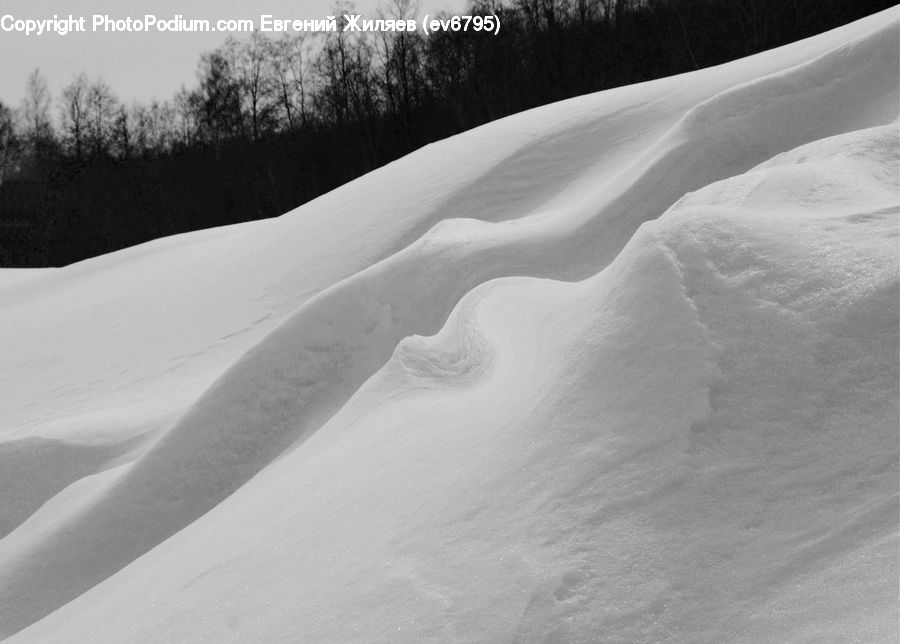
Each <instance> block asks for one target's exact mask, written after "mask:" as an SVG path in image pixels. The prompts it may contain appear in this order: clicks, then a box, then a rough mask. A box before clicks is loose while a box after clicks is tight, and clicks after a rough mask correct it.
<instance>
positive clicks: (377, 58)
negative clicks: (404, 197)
mask: <svg viewBox="0 0 900 644" xmlns="http://www.w3.org/2000/svg"><path fill="white" fill-rule="evenodd" d="M890 6H893V3H892V2H883V1H878V0H855V1H854V0H512V1H511V2H499V1H497V2H492V1H487V2H485V1H480V2H477V3H476V4H475V5H474V6H473V7H471V10H470V11H469V12H468V13H471V14H480V15H490V14H495V15H498V16H499V17H500V21H501V24H502V27H501V29H500V33H499V35H496V36H495V35H492V34H485V33H479V32H472V31H469V32H466V33H463V32H440V33H434V34H432V35H430V36H424V35H423V34H422V33H421V32H412V33H409V32H388V33H378V32H375V33H364V34H360V33H356V32H352V33H351V32H341V31H338V32H336V33H326V34H309V33H307V34H294V35H292V36H291V37H286V38H281V39H269V38H265V37H263V36H262V35H260V34H258V33H257V34H253V36H252V37H250V38H248V39H246V40H242V41H238V40H233V39H232V40H229V41H227V42H226V43H225V44H224V45H223V46H222V47H220V48H219V49H217V50H215V51H213V52H210V53H208V54H205V55H204V56H203V57H202V58H201V60H200V62H199V65H198V80H197V85H196V87H194V88H192V89H189V88H183V89H182V90H181V91H180V92H178V93H177V95H176V96H174V97H173V98H172V99H171V100H169V101H166V102H162V103H153V104H150V105H142V104H134V105H124V104H123V103H122V102H121V101H119V100H118V99H117V97H116V95H115V93H114V91H113V89H112V88H111V87H109V86H108V85H107V84H106V83H105V82H103V81H102V80H90V79H88V78H86V77H85V76H84V75H81V76H79V77H77V78H75V79H73V80H72V82H71V83H70V84H69V85H68V86H66V87H65V88H64V89H63V91H62V92H61V93H60V95H58V96H56V97H51V95H50V92H49V90H48V87H47V85H46V82H45V81H44V80H43V78H42V76H41V75H40V73H39V72H38V71H35V73H34V74H32V75H31V77H30V78H29V79H28V81H27V86H26V97H25V99H24V101H23V103H22V105H21V106H18V107H17V108H16V109H12V108H11V107H9V106H4V105H3V104H2V103H0V266H58V265H64V264H68V263H70V262H74V261H78V260H80V259H84V258H87V257H92V256H95V255H99V254H102V253H106V252H110V251H113V250H117V249H120V248H124V247H127V246H131V245H134V244H137V243H140V242H143V241H147V240H150V239H154V238H157V237H161V236H165V235H171V234H174V233H180V232H186V231H190V230H196V229H200V228H208V227H211V226H219V225H223V224H231V223H237V222H242V221H248V220H252V219H260V218H264V217H271V216H275V215H279V214H281V213H284V212H286V211H288V210H290V209H292V208H294V207H296V206H298V205H300V204H302V203H304V202H306V201H309V200H310V199H313V198H315V197H316V196H318V195H321V194H323V193H325V192H327V191H329V190H332V189H333V188H336V187H338V186H340V185H341V184H343V183H346V182H347V181H349V180H351V179H353V178H355V177H358V176H360V175H362V174H364V173H366V172H368V171H370V170H373V169H375V168H377V167H379V166H381V165H383V164H385V163H387V162H389V161H391V160H394V159H396V158H398V157H400V156H403V155H404V154H407V153H408V152H410V151H412V150H414V149H416V148H418V147H421V146H422V145H424V144H426V143H429V142H432V141H435V140H438V139H441V138H444V137H447V136H450V135H452V134H456V133H458V132H461V131H463V130H467V129H470V128H472V127H475V126H477V125H481V124H483V123H486V122H488V121H491V120H494V119H498V118H501V117H504V116H508V115H510V114H513V113H515V112H519V111H522V110H525V109H529V108H532V107H536V106H538V105H543V104H546V103H550V102H553V101H557V100H561V99H565V98H570V97H573V96H577V95H580V94H585V93H588V92H595V91H599V90H603V89H607V88H611V87H617V86H620V85H625V84H629V83H635V82H641V81H645V80H650V79H654V78H660V77H664V76H670V75H673V74H678V73H681V72H687V71H691V70H694V69H699V68H701V67H707V66H710V65H716V64H720V63H724V62H727V61H730V60H734V59H737V58H741V57H744V56H748V55H750V54H753V53H756V52H759V51H762V50H765V49H770V48H772V47H777V46H779V45H783V44H785V43H788V42H792V41H794V40H798V39H801V38H805V37H808V36H812V35H814V34H816V33H820V32H822V31H825V30H828V29H831V28H834V27H837V26H839V25H842V24H845V23H847V22H851V21H853V20H855V19H858V18H860V17H863V16H865V15H868V14H871V13H874V12H876V11H879V10H881V9H884V8H887V7H890ZM383 14H384V15H385V16H386V17H389V18H390V17H395V18H402V17H411V14H412V10H411V7H410V5H409V2H408V0H394V2H393V4H392V5H390V6H389V7H386V8H384V9H383ZM342 24H343V22H342V21H340V20H339V21H338V26H339V28H340V26H341V25H342ZM397 189H398V190H403V186H397Z"/></svg>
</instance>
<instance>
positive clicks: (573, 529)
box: [0, 9, 900, 642]
mask: <svg viewBox="0 0 900 644" xmlns="http://www.w3.org/2000/svg"><path fill="white" fill-rule="evenodd" d="M898 18H900V15H898V11H897V10H896V9H894V10H890V11H886V12H882V13H880V14H877V15H875V16H872V17H870V18H867V19H865V20H861V21H859V22H856V23H854V24H851V25H848V26H846V27H843V28H840V29H837V30H835V31H832V32H829V33H827V34H823V35H821V36H817V37H815V38H812V39H809V40H806V41H802V42H799V43H795V44H793V45H789V46H787V47H784V48H781V49H778V50H774V51H771V52H766V53H763V54H760V55H757V56H754V57H751V58H747V59H743V60H740V61H736V62H734V63H730V64H727V65H723V66H720V67H716V68H711V69H708V70H701V71H699V72H695V73H692V74H688V75H683V76H680V77H675V78H670V79H663V80H660V81H654V82H651V83H645V84H641V85H634V86H629V87H625V88H620V89H617V90H612V91H609V92H603V93H599V94H594V95H590V96H585V97H581V98H578V99H574V100H571V101H566V102H563V103H558V104H554V105H550V106H547V107H543V108H540V109H537V110H532V111H530V112H527V113H524V114H521V115H517V116H515V117H512V118H509V119H504V120H503V121H499V122H496V123H493V124H490V125H487V126H484V127H482V128H478V129H476V130H472V131H470V132H467V133H465V134H463V135H460V136H457V137H453V138H451V139H448V140H446V141H442V142H440V143H437V144H433V145H430V146H427V147H426V148H423V149H422V150H420V151H418V152H416V153H414V154H412V155H410V156H408V157H406V158H404V159H401V160H399V161H397V162H395V163H393V164H390V165H389V166H386V167H385V168H382V169H381V170H378V171H376V172H373V173H371V174H369V175H366V176H365V177H362V178H361V179H359V180H357V181H354V182H352V183H350V184H348V185H347V186H344V187H342V188H340V189H338V190H336V191H334V192H332V193H330V194H328V195H325V196H324V197H322V198H320V199H318V200H316V201H314V202H311V203H309V204H307V205H305V206H303V207H301V208H299V209H297V210H295V211H293V212H291V213H288V214H286V215H284V216H283V217H280V218H278V219H275V220H268V221H263V222H255V223H250V224H242V225H238V226H231V227H226V228H219V229H214V230H209V231H202V232H198V233H191V234H187V235H181V236H177V237H171V238H167V239H162V240H157V241H155V242H151V243H149V244H144V245H142V246H138V247H135V248H131V249H126V250H123V251H120V252H117V253H113V254H110V255H107V256H103V257H99V258H96V259H92V260H88V261H85V262H81V263H79V264H75V265H72V266H69V267H66V268H63V269H54V270H42V271H34V272H22V271H10V272H7V271H0V329H2V333H0V355H2V356H3V357H4V359H3V361H2V362H0V421H2V422H0V637H3V636H11V637H10V639H9V640H8V641H10V642H80V641H97V642H125V641H127V642H161V641H178V642H195V641H196V642H200V641H214V642H227V641H267V642H268V641H273V642H274V641H285V642H296V641H311V642H354V641H360V642H363V641H365V642H388V641H390V642H423V641H432V642H446V641H458V642H475V641H479V642H480V641H490V642H504V641H517V642H518V641H522V642H531V641H541V642H595V641H598V640H600V641H608V642H720V641H733V642H758V641H866V642H869V641H896V640H897V638H898V635H900V633H898V620H900V614H898V601H897V597H898V584H897V579H898V575H900V567H898V559H900V557H898V545H900V544H898V525H900V507H898V496H900V494H898V492H900V472H898V417H897V404H898V383H900V375H898V360H897V356H898V352H900V337H898V336H900V316H898V297H900V290H898V288H900V287H898V241H897V237H898V214H900V210H898V209H900V185H898V175H900V169H898V158H900V150H898V116H900V100H898V98H900V88H898V82H900V81H898V77H900V75H898V70H900V62H898V48H897V38H898V26H900V20H898Z"/></svg>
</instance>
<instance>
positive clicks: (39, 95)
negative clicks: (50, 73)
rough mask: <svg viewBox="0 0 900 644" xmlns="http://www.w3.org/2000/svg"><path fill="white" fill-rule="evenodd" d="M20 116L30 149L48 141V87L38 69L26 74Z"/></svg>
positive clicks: (51, 130)
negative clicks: (26, 79) (26, 80)
mask: <svg viewBox="0 0 900 644" xmlns="http://www.w3.org/2000/svg"><path fill="white" fill-rule="evenodd" d="M22 118H23V121H24V123H25V138H26V140H27V142H28V144H29V145H30V146H31V147H32V149H33V150H34V149H36V148H38V147H40V146H41V145H43V144H45V143H47V142H49V141H50V140H51V139H52V138H53V127H52V125H51V123H50V89H49V87H48V86H47V79H45V78H44V76H43V75H42V74H41V72H40V70H39V69H35V70H34V71H33V72H31V74H30V75H29V76H28V82H27V84H26V85H25V98H24V99H22Z"/></svg>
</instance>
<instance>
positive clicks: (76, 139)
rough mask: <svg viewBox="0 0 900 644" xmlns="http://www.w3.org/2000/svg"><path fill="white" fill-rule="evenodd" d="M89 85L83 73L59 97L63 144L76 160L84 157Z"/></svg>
mask: <svg viewBox="0 0 900 644" xmlns="http://www.w3.org/2000/svg"><path fill="white" fill-rule="evenodd" d="M89 89H90V86H89V83H88V79H87V76H85V75H84V74H83V73H82V74H79V75H78V76H76V77H75V78H74V79H73V80H72V82H71V83H69V84H68V85H67V86H66V87H65V88H64V89H63V92H62V95H61V96H60V121H61V123H62V131H63V143H64V144H65V146H66V147H67V148H68V150H69V153H70V154H74V155H75V158H76V159H77V160H79V161H80V160H81V159H82V158H83V156H84V151H85V141H86V140H87V128H88V123H87V121H88V100H89V98H88V94H89Z"/></svg>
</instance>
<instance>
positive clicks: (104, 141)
mask: <svg viewBox="0 0 900 644" xmlns="http://www.w3.org/2000/svg"><path fill="white" fill-rule="evenodd" d="M118 108H119V99H118V98H116V96H115V94H113V91H112V88H111V87H110V86H109V85H108V84H107V83H106V82H105V81H103V80H102V79H99V78H98V79H97V80H96V81H94V82H93V83H91V85H90V87H89V88H88V121H87V123H88V128H87V135H88V143H89V144H90V146H91V150H92V152H93V154H94V155H95V156H103V155H106V154H108V153H109V151H110V144H111V141H112V139H113V130H114V127H115V117H116V114H117V113H118Z"/></svg>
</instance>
